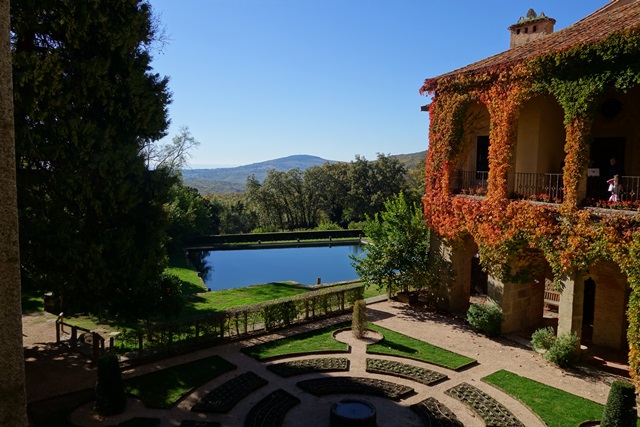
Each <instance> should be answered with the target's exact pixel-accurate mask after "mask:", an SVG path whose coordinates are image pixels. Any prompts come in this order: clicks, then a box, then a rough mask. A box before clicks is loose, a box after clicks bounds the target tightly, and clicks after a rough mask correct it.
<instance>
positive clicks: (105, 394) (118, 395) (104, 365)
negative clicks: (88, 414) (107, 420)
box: [94, 354, 127, 416]
mask: <svg viewBox="0 0 640 427" xmlns="http://www.w3.org/2000/svg"><path fill="white" fill-rule="evenodd" d="M95 398H96V400H95V403H94V409H95V410H96V412H97V413H98V414H100V415H103V416H106V415H115V414H121V413H122V412H124V408H125V406H126V404H127V398H126V397H125V394H124V384H123V382H122V372H121V371H120V365H119V364H118V358H117V357H116V356H115V355H113V354H107V355H106V356H103V357H102V358H100V359H99V360H98V378H97V379H96V385H95Z"/></svg>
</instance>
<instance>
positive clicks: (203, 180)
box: [182, 151, 426, 194]
mask: <svg viewBox="0 0 640 427" xmlns="http://www.w3.org/2000/svg"><path fill="white" fill-rule="evenodd" d="M425 154H426V151H421V152H419V153H413V154H400V155H395V156H391V157H395V158H397V159H398V160H399V161H400V162H402V163H403V164H405V165H406V166H407V167H408V168H410V167H412V166H415V165H416V164H417V162H419V161H420V160H421V159H424V156H425ZM325 163H337V162H336V161H335V160H327V159H323V158H321V157H317V156H309V155H304V154H298V155H294V156H288V157H282V158H279V159H274V160H267V161H265V162H260V163H252V164H250V165H245V166H238V167H235V168H215V169H184V170H183V171H182V180H183V181H184V183H185V184H186V185H188V186H189V187H194V188H196V189H197V190H198V191H199V192H200V194H209V193H239V192H243V191H244V190H245V185H246V183H247V177H249V176H251V175H255V177H256V178H257V179H258V181H260V182H262V180H264V178H265V177H266V176H267V172H268V171H269V170H271V169H275V170H277V171H282V172H287V171H289V170H291V169H295V168H299V169H300V170H305V169H308V168H310V167H312V166H322V165H323V164H325Z"/></svg>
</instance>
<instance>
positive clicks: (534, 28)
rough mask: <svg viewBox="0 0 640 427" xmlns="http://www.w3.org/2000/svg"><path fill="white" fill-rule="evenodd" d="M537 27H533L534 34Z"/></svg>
mask: <svg viewBox="0 0 640 427" xmlns="http://www.w3.org/2000/svg"><path fill="white" fill-rule="evenodd" d="M537 29H538V27H537V26H536V25H534V26H533V32H534V33H535V32H536V30H537Z"/></svg>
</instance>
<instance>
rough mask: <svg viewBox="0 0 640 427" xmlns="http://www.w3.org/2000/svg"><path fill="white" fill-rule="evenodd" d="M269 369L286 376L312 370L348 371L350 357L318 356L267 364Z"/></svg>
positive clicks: (306, 372)
mask: <svg viewBox="0 0 640 427" xmlns="http://www.w3.org/2000/svg"><path fill="white" fill-rule="evenodd" d="M267 369H268V370H270V371H271V372H275V373H276V374H278V375H280V376H281V377H285V378H286V377H291V376H294V375H302V374H308V373H312V372H337V371H348V370H349V359H347V358H346V357H316V358H313V359H302V360H293V361H290V362H282V363H276V364H273V365H267Z"/></svg>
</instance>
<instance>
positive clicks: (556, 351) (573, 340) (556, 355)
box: [544, 332, 580, 368]
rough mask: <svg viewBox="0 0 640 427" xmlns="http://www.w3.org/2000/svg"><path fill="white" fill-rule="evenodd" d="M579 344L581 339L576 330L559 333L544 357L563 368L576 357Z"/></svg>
mask: <svg viewBox="0 0 640 427" xmlns="http://www.w3.org/2000/svg"><path fill="white" fill-rule="evenodd" d="M578 344H580V339H579V338H578V335H577V334H576V333H575V332H572V333H566V334H562V335H559V336H558V337H557V338H556V339H555V341H554V342H553V344H552V345H551V347H549V350H548V351H547V352H546V353H545V354H544V358H545V359H547V360H548V361H549V362H551V363H554V364H556V365H558V366H560V367H561V368H564V367H565V366H569V365H571V364H572V363H573V362H574V360H575V358H576V350H577V348H578Z"/></svg>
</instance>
